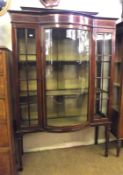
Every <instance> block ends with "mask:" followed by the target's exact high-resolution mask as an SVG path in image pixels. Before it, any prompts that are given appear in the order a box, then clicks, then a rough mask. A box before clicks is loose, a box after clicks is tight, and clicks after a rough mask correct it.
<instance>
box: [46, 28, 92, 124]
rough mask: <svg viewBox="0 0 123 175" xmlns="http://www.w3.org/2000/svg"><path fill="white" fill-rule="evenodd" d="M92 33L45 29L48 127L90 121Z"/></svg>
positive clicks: (77, 30)
mask: <svg viewBox="0 0 123 175" xmlns="http://www.w3.org/2000/svg"><path fill="white" fill-rule="evenodd" d="M89 50H90V42H89V31H87V30H80V29H67V28H52V29H45V67H46V69H45V86H46V88H45V100H46V122H47V126H54V127H65V126H74V125H81V124H83V123H86V122H87V120H88V95H89V56H90V55H89Z"/></svg>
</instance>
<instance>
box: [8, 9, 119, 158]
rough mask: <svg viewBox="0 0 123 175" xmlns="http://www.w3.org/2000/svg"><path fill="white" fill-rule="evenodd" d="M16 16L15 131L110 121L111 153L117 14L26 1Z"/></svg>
mask: <svg viewBox="0 0 123 175" xmlns="http://www.w3.org/2000/svg"><path fill="white" fill-rule="evenodd" d="M9 13H10V16H11V22H12V44H13V59H14V89H15V96H14V98H15V116H16V132H17V133H22V134H23V133H26V132H34V131H44V130H45V131H49V132H67V131H76V130H80V129H82V128H84V127H86V126H94V127H95V128H96V129H95V131H96V132H95V142H97V138H98V126H104V127H105V138H106V144H105V155H106V156H107V155H108V142H109V132H110V125H111V120H110V118H111V111H112V108H111V107H112V93H113V64H114V56H115V28H116V24H115V22H116V19H114V18H106V17H104V18H103V17H98V16H96V13H91V12H76V11H67V10H57V9H40V8H28V7H22V10H20V11H15V10H10V11H9Z"/></svg>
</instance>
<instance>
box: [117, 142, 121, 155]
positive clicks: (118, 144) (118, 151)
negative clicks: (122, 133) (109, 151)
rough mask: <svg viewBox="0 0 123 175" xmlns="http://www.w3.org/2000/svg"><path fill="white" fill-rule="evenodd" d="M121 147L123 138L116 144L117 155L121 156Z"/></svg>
mask: <svg viewBox="0 0 123 175" xmlns="http://www.w3.org/2000/svg"><path fill="white" fill-rule="evenodd" d="M120 148H121V140H117V146H116V156H117V157H119V155H120Z"/></svg>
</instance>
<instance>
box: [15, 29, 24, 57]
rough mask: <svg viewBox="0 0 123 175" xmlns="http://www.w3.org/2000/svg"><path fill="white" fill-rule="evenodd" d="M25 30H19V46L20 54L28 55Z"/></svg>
mask: <svg viewBox="0 0 123 175" xmlns="http://www.w3.org/2000/svg"><path fill="white" fill-rule="evenodd" d="M25 37H26V33H25V29H23V28H22V29H18V30H17V40H18V42H17V44H18V53H19V54H25V53H26V42H25Z"/></svg>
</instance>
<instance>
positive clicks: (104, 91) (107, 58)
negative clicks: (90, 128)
mask: <svg viewBox="0 0 123 175" xmlns="http://www.w3.org/2000/svg"><path fill="white" fill-rule="evenodd" d="M113 41H114V32H113V31H112V30H108V29H107V30H101V29H98V30H96V33H95V70H94V71H95V72H94V74H95V76H94V82H95V83H94V86H95V93H94V106H95V107H94V120H95V121H96V120H97V121H98V120H100V121H101V120H103V121H104V120H107V119H109V118H110V115H111V103H112V78H113V76H112V75H113V58H114V45H113Z"/></svg>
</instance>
